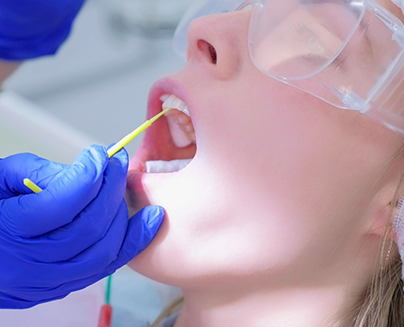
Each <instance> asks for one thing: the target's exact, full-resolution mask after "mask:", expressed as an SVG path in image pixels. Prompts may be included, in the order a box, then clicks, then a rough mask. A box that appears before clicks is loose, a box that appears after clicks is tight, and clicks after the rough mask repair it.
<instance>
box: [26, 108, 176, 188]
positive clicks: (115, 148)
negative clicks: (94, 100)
mask: <svg viewBox="0 0 404 327" xmlns="http://www.w3.org/2000/svg"><path fill="white" fill-rule="evenodd" d="M171 109H172V108H167V109H165V110H163V111H162V112H160V113H158V114H157V115H156V116H154V117H153V118H152V119H149V120H146V121H145V122H144V123H143V124H142V125H140V126H139V127H138V128H136V129H135V130H134V131H133V132H132V133H129V134H128V135H126V136H125V137H124V138H122V139H121V140H120V141H119V142H118V143H117V144H115V145H114V146H113V147H111V148H110V149H109V150H108V151H107V153H108V158H111V157H112V156H113V155H114V154H115V153H117V152H118V151H119V150H121V149H122V148H123V147H124V146H125V145H127V144H128V143H129V142H130V141H132V140H133V139H134V138H135V137H136V136H138V135H139V134H140V133H142V132H143V131H145V130H146V129H148V128H149V127H150V126H151V125H152V124H153V123H154V122H155V121H156V120H157V119H159V118H160V117H162V116H164V115H165V114H166V113H167V112H169V111H170V110H171ZM23 183H24V185H25V186H26V187H28V188H29V189H30V190H31V191H32V192H34V193H39V192H41V191H42V189H41V188H40V187H39V186H38V185H36V184H35V183H34V182H33V181H31V180H30V179H29V178H25V179H24V181H23Z"/></svg>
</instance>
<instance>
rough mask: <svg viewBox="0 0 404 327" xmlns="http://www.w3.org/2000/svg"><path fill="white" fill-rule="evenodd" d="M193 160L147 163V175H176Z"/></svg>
mask: <svg viewBox="0 0 404 327" xmlns="http://www.w3.org/2000/svg"><path fill="white" fill-rule="evenodd" d="M191 161H192V159H181V160H172V161H162V160H157V161H147V162H146V173H174V172H176V171H180V170H181V169H183V168H185V167H186V166H188V164H189V163H190V162H191Z"/></svg>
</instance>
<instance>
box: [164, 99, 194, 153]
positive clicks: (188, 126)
mask: <svg viewBox="0 0 404 327" xmlns="http://www.w3.org/2000/svg"><path fill="white" fill-rule="evenodd" d="M160 100H161V101H164V103H163V105H162V107H163V110H165V109H168V108H172V109H177V110H170V111H169V112H168V113H166V118H167V122H168V126H169V128H170V132H171V138H172V140H173V142H174V144H175V145H176V146H177V147H179V148H184V147H187V146H189V145H191V144H192V143H195V129H194V125H193V124H192V121H191V118H190V115H189V111H188V106H187V105H186V103H185V102H184V101H182V100H181V99H179V98H177V97H176V96H175V95H168V94H166V95H163V96H162V97H160Z"/></svg>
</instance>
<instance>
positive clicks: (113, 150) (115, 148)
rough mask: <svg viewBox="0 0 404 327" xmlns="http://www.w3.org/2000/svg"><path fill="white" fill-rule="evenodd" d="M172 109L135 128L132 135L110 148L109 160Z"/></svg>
mask: <svg viewBox="0 0 404 327" xmlns="http://www.w3.org/2000/svg"><path fill="white" fill-rule="evenodd" d="M171 109H172V108H167V109H165V110H163V111H162V112H160V113H159V114H157V115H156V116H154V117H153V118H152V119H149V120H146V121H145V122H144V123H143V124H142V125H140V126H139V127H138V128H136V129H135V130H134V131H133V132H132V133H129V134H128V135H126V136H125V137H124V138H123V139H122V140H120V141H119V142H118V143H117V144H115V145H114V146H113V147H112V148H110V149H109V150H108V151H107V152H108V156H109V158H111V157H112V156H113V155H114V154H115V153H117V152H118V151H119V150H121V149H122V148H123V147H124V146H125V145H126V144H128V143H129V142H130V141H132V140H133V139H134V138H135V137H136V136H138V135H139V134H140V133H142V132H143V131H144V130H146V129H148V128H149V127H150V126H151V125H152V124H153V123H154V122H155V121H156V120H157V119H159V118H160V117H161V116H163V115H165V114H166V113H167V112H169V111H170V110H171Z"/></svg>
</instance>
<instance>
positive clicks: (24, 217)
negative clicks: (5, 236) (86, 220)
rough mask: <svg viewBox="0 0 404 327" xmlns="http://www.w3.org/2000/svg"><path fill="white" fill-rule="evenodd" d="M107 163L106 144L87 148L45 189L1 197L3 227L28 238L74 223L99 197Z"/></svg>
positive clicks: (0, 221) (0, 223)
mask: <svg viewBox="0 0 404 327" xmlns="http://www.w3.org/2000/svg"><path fill="white" fill-rule="evenodd" d="M107 163H108V155H107V152H106V150H105V148H104V147H102V146H97V145H94V146H91V147H88V148H86V149H84V150H83V151H82V152H81V153H80V154H79V155H78V157H77V158H76V160H75V161H74V162H73V164H72V165H71V166H68V168H66V169H64V170H63V172H61V173H60V174H59V176H58V178H56V179H55V180H53V181H51V182H50V183H49V185H48V186H47V188H45V189H44V190H43V191H42V192H40V193H38V194H28V195H22V196H19V197H14V198H10V199H7V200H2V201H1V202H0V207H1V214H2V219H1V220H0V228H2V229H4V230H5V231H7V232H9V233H11V234H13V235H19V236H21V237H24V238H29V237H36V236H40V235H43V234H46V233H48V232H50V231H52V230H55V229H57V228H59V227H61V226H64V225H66V224H69V223H71V222H72V220H73V219H74V218H75V217H76V216H77V215H78V213H79V212H81V211H82V210H83V209H84V208H85V207H86V206H87V205H88V204H89V203H90V202H91V201H92V200H93V199H94V198H95V197H96V196H97V194H98V192H99V190H100V187H101V184H102V180H103V175H104V174H103V173H104V170H105V168H106V165H107Z"/></svg>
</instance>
